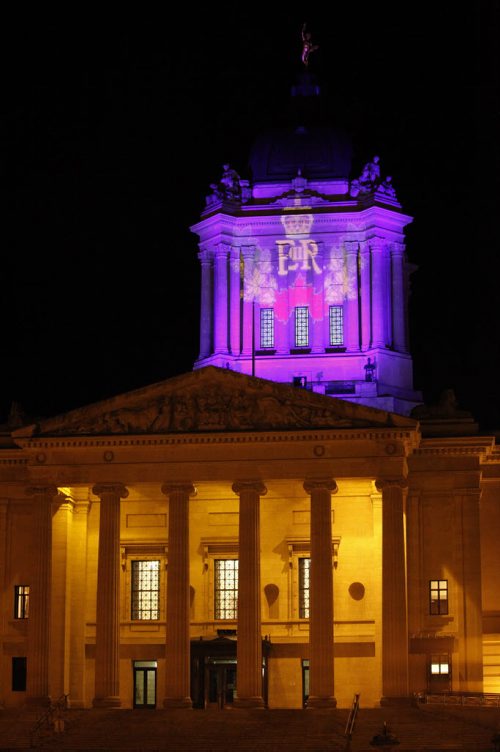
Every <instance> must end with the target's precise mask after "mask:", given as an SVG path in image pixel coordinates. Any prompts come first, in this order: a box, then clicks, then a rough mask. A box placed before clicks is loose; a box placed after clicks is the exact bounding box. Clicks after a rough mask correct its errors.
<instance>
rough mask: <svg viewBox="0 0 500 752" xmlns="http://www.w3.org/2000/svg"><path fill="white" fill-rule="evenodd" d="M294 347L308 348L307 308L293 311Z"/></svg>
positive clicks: (302, 307) (299, 307)
mask: <svg viewBox="0 0 500 752" xmlns="http://www.w3.org/2000/svg"><path fill="white" fill-rule="evenodd" d="M295 347H309V308H308V307H307V306H298V307H297V308H296V309H295Z"/></svg>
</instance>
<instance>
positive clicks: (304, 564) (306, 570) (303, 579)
mask: <svg viewBox="0 0 500 752" xmlns="http://www.w3.org/2000/svg"><path fill="white" fill-rule="evenodd" d="M310 571H311V559H306V558H301V559H299V618H300V619H309V592H310V590H309V584H310Z"/></svg>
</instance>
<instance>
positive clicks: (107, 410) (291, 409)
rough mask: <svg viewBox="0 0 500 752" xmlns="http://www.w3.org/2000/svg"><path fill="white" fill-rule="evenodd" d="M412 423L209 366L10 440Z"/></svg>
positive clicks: (32, 428) (84, 409) (412, 424)
mask: <svg viewBox="0 0 500 752" xmlns="http://www.w3.org/2000/svg"><path fill="white" fill-rule="evenodd" d="M416 426H417V421H416V420H413V419H411V418H405V417H402V416H400V415H395V414H394V413H388V412H385V411H383V410H376V409H374V408H370V407H365V406H363V405H357V404H354V403H351V402H346V401H344V400H339V399H335V398H332V397H325V396H324V395H320V394H316V393H313V392H310V391H307V390H305V389H301V388H298V387H294V386H290V385H288V384H281V383H277V382H274V381H267V380H265V379H259V378H256V377H253V376H247V375H245V374H241V373H236V372H235V371H231V370H228V369H221V368H216V367H214V366H208V367H207V368H200V369H199V370H196V371H192V372H190V373H186V374H183V375H182V376H177V377H175V378H172V379H168V380H167V381H162V382H159V383H157V384H153V385H151V386H148V387H145V388H143V389H138V390H135V391H133V392H127V393H126V394H123V395H119V396H117V397H113V398H111V399H108V400H105V401H103V402H98V403H96V404H93V405H90V406H88V407H82V408H79V409H77V410H72V411H71V412H68V413H65V414H63V415H59V416H57V417H55V418H49V419H47V420H43V421H41V422H40V423H38V424H36V425H33V426H29V427H25V428H22V429H19V430H17V431H15V432H14V436H15V437H19V438H22V437H27V436H100V435H106V436H109V435H135V434H170V433H207V432H231V431H273V430H276V431H286V430H300V429H320V428H335V429H337V428H370V427H373V428H384V427H387V428H388V427H391V428H396V427H400V428H408V429H412V428H415V427H416Z"/></svg>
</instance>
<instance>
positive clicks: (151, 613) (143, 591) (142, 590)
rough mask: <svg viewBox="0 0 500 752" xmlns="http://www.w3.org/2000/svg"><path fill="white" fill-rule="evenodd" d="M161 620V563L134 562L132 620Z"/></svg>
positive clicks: (156, 561) (155, 561)
mask: <svg viewBox="0 0 500 752" xmlns="http://www.w3.org/2000/svg"><path fill="white" fill-rule="evenodd" d="M159 618H160V562H159V561H158V560H154V561H132V619H140V620H145V621H149V620H151V619H159Z"/></svg>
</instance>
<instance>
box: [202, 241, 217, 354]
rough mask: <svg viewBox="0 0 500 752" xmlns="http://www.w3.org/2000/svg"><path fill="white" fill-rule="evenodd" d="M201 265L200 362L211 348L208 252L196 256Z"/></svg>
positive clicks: (210, 295) (211, 289)
mask: <svg viewBox="0 0 500 752" xmlns="http://www.w3.org/2000/svg"><path fill="white" fill-rule="evenodd" d="M198 258H199V259H200V263H201V309H200V360H201V359H202V358H207V357H208V356H209V355H210V354H211V353H212V347H213V334H214V332H213V328H214V326H213V260H212V256H211V255H210V252H209V251H208V250H203V251H201V252H200V253H199V254H198Z"/></svg>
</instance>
